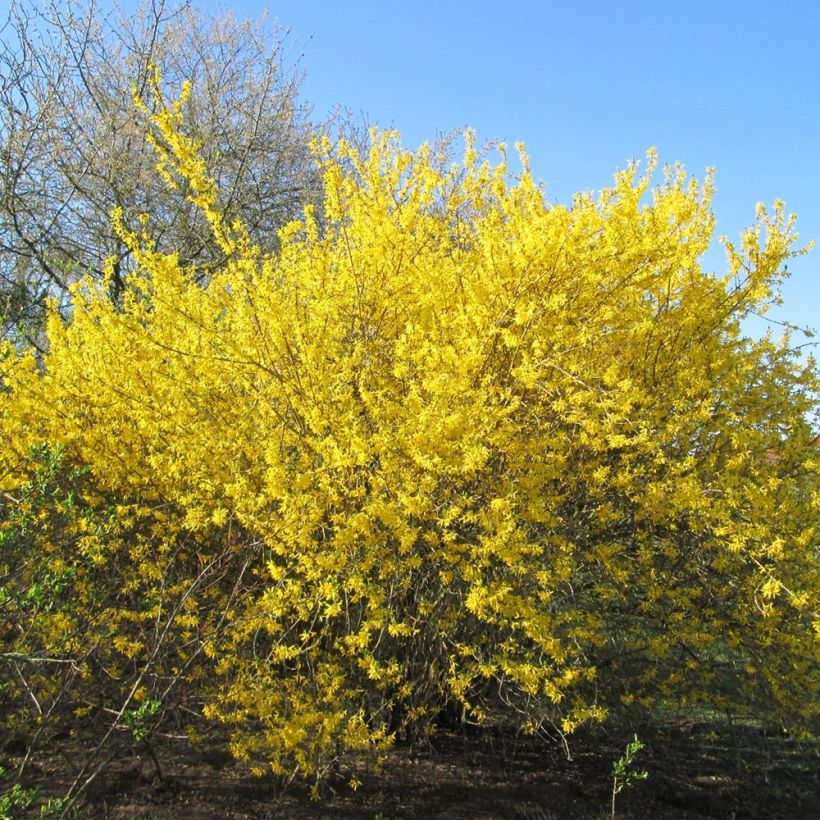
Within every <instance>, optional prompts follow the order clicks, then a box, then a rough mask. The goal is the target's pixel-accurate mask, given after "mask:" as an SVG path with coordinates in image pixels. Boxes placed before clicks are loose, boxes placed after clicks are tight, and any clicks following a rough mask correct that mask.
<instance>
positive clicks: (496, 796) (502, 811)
mask: <svg viewBox="0 0 820 820" xmlns="http://www.w3.org/2000/svg"><path fill="white" fill-rule="evenodd" d="M635 731H637V733H638V735H639V737H640V738H641V740H643V741H644V742H645V744H646V748H645V749H644V750H642V751H641V752H640V753H639V756H638V759H637V764H636V768H639V769H645V770H646V771H647V772H648V777H647V778H646V780H643V781H640V782H637V783H636V784H634V785H633V786H631V787H630V788H628V789H625V790H624V791H623V792H621V793H620V794H619V795H618V797H617V815H618V817H620V818H704V817H714V818H726V820H729V818H734V820H741V818H744V820H745V819H746V818H751V819H756V818H759V820H774V819H775V818H784V820H785V819H786V818H788V820H801V818H806V820H808V819H809V818H811V820H817V818H820V742H818V741H817V740H812V741H808V740H798V739H795V738H791V737H788V736H786V735H783V734H775V735H772V734H770V733H766V732H764V731H763V730H761V729H759V728H755V727H750V726H746V727H737V726H735V727H731V726H728V725H726V724H708V723H704V724H692V723H684V724H680V723H676V724H669V725H665V726H655V727H643V729H641V728H637V729H636V727H631V728H630V729H629V730H628V731H626V730H624V731H620V730H615V729H612V728H609V729H606V730H604V729H600V728H599V729H596V730H594V731H592V730H587V731H584V732H581V733H578V734H576V735H574V736H573V737H572V738H571V739H570V745H569V751H570V754H571V759H567V757H566V754H565V751H564V749H563V747H562V746H561V745H560V744H557V743H553V744H549V743H547V742H546V741H544V740H541V739H538V738H529V737H523V736H519V735H517V734H516V733H515V732H514V731H511V730H503V729H499V728H495V729H488V730H475V729H473V730H465V731H458V732H452V731H448V732H441V733H439V734H437V735H436V736H435V737H434V738H433V739H432V742H431V743H430V745H429V746H428V747H425V748H423V749H420V750H419V749H412V750H411V749H409V748H402V747H401V746H399V747H397V748H395V749H394V750H393V751H392V752H391V753H390V755H389V757H388V760H387V763H386V765H385V766H384V769H383V771H382V772H381V773H380V774H377V775H373V774H365V773H364V771H363V770H362V771H357V770H356V769H355V767H354V768H351V769H347V770H345V771H343V772H340V773H339V775H338V777H337V778H335V779H334V780H332V781H331V782H330V783H329V785H328V786H327V788H326V789H325V794H324V797H323V799H322V800H321V801H320V802H316V801H314V800H311V798H310V792H309V789H308V787H307V786H304V785H301V784H296V783H294V784H291V785H290V786H289V787H288V788H283V786H282V783H281V781H278V780H276V779H274V778H273V777H270V778H258V777H253V776H251V775H250V774H248V773H247V772H246V771H245V770H244V769H243V768H242V767H241V766H239V765H237V764H234V763H233V761H232V759H230V757H229V756H228V755H227V754H224V753H219V752H216V751H210V752H208V753H204V754H203V753H201V752H200V753H195V752H194V751H192V750H191V749H190V748H187V747H186V748H184V749H182V748H174V747H173V746H171V745H167V744H166V745H162V744H159V743H157V744H155V751H156V754H157V758H158V760H159V763H160V766H161V769H162V779H160V778H159V777H158V776H157V770H156V766H155V765H154V763H153V762H152V760H151V758H150V756H149V755H147V754H146V755H145V756H141V757H140V756H136V755H134V756H132V757H123V758H121V759H119V760H116V761H114V762H113V763H112V764H111V765H110V766H109V768H108V769H107V770H105V771H104V772H103V773H102V774H100V775H99V776H98V777H97V778H96V780H95V781H94V782H93V783H92V784H91V787H90V788H89V791H88V794H87V800H86V802H85V803H84V805H83V806H81V807H79V808H78V811H77V812H76V815H77V816H78V817H83V818H110V820H126V819H127V820H132V818H152V820H153V819H155V820H170V819H171V818H185V820H198V819H199V818H202V820H205V818H226V819H227V818H236V819H237V820H238V818H319V817H321V818H370V820H387V819H388V818H390V820H394V818H451V817H452V818H471V819H473V818H476V819H477V818H519V819H520V820H524V819H525V818H529V819H530V820H560V819H561V818H595V819H596V820H597V819H598V818H605V817H609V816H610V799H611V790H612V762H613V760H615V759H617V758H618V757H619V756H620V755H621V754H622V752H623V750H624V746H625V744H626V742H627V741H628V740H629V739H631V737H632V734H633V733H634V732H635ZM58 751H59V750H58V749H57V747H56V746H55V747H54V748H53V749H52V756H51V757H48V758H44V759H42V760H41V761H38V765H37V766H36V767H35V769H34V771H35V774H37V775H38V776H37V779H38V780H39V781H40V785H41V790H42V791H41V793H46V792H48V791H51V790H53V789H54V787H55V786H56V784H57V783H58V781H60V780H62V779H63V778H64V777H65V772H64V771H61V770H60V768H59V766H58V761H59V760H64V757H61V756H60V755H59V754H58ZM8 762H10V763H13V761H12V760H9V761H8ZM62 766H63V768H64V767H65V763H63V764H62ZM354 774H356V775H357V777H358V779H359V780H361V785H360V786H359V787H358V789H357V790H355V791H354V790H353V789H351V788H350V786H349V785H348V782H349V780H350V778H351V776H352V775H354ZM50 787H51V788H50Z"/></svg>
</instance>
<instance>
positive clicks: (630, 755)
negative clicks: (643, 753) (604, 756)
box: [611, 735, 649, 820]
mask: <svg viewBox="0 0 820 820" xmlns="http://www.w3.org/2000/svg"><path fill="white" fill-rule="evenodd" d="M644 746H645V744H644V743H642V742H641V741H640V740H638V736H637V735H633V737H632V740H630V741H629V742H628V743H627V744H626V749H625V750H624V753H623V754H622V755H621V756H620V757H619V758H618V759H617V760H615V761H614V762H613V763H612V807H611V808H612V820H615V798H616V796H617V795H619V794H620V793H621V792H622V791H623V790H624V789H625V788H627V787H629V786H632V785H634V784H635V783H637V782H638V781H640V780H646V778H647V777H649V772H647V771H645V770H640V771H639V770H636V769H635V768H634V766H635V758H636V757H637V756H638V752H640V750H641V749H643V748H644Z"/></svg>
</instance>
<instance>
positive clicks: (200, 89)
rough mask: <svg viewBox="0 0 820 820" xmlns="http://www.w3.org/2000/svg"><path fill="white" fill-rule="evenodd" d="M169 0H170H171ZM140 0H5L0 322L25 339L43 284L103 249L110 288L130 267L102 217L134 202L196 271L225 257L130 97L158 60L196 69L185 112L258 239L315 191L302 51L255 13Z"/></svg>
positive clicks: (173, 86)
mask: <svg viewBox="0 0 820 820" xmlns="http://www.w3.org/2000/svg"><path fill="white" fill-rule="evenodd" d="M169 2H170V0H169ZM169 2H166V0H146V1H145V2H144V3H143V5H142V6H141V7H140V8H139V10H138V11H137V12H136V13H134V14H126V13H125V12H124V11H122V10H121V9H115V10H114V11H112V12H110V13H107V14H104V13H103V12H102V11H101V10H100V8H99V7H98V6H97V5H96V3H95V0H68V2H59V0H48V2H46V3H42V2H37V0H11V5H10V11H9V15H8V18H7V20H6V21H5V24H4V26H3V30H2V33H1V34H0V166H1V167H0V321H2V327H0V332H2V333H3V335H4V336H5V337H7V338H8V337H10V336H12V335H14V334H15V333H17V334H18V338H19V334H20V333H23V334H24V335H27V337H28V340H29V341H34V340H36V336H37V332H38V329H39V327H40V324H41V320H42V315H43V309H44V303H45V300H46V299H47V298H48V297H56V298H58V299H60V300H62V301H63V302H65V300H66V293H67V287H68V285H69V284H70V283H71V282H72V281H74V280H76V279H77V277H79V276H81V275H83V274H86V273H89V274H91V275H93V276H96V277H102V275H103V271H104V267H105V263H106V260H112V262H113V275H112V278H111V296H112V298H114V299H117V298H118V297H119V295H120V294H121V292H122V288H123V284H124V281H125V279H126V277H127V275H128V271H129V270H130V269H131V259H130V254H129V250H128V248H127V247H126V245H125V244H124V243H123V242H122V240H121V239H120V238H119V237H118V236H117V235H116V233H115V232H114V230H113V229H112V226H111V211H112V209H113V208H114V207H119V208H121V209H122V212H123V215H124V221H125V224H126V226H129V227H132V228H134V227H136V225H137V218H138V216H139V214H141V213H147V214H149V216H150V221H149V231H150V232H151V233H152V238H153V239H154V240H155V241H156V243H157V246H158V247H159V248H160V249H162V250H169V251H171V250H173V251H174V252H176V253H179V255H180V257H181V259H182V261H183V262H185V263H191V264H194V263H195V264H196V265H197V267H198V269H199V270H204V271H207V270H209V269H213V268H214V267H217V266H219V265H220V264H222V263H223V262H224V259H223V258H222V255H221V251H220V249H219V247H218V246H217V244H216V243H215V242H214V241H213V240H212V237H211V235H210V232H209V230H208V226H207V225H206V224H205V222H204V220H203V219H202V217H201V215H200V214H199V213H198V212H197V210H196V208H195V207H194V206H193V205H192V204H191V203H190V202H189V201H188V200H187V198H186V192H185V191H184V190H169V188H168V186H167V185H166V184H165V182H164V181H163V180H162V178H161V177H160V175H159V174H158V172H157V170H156V157H155V156H154V154H153V152H152V150H151V148H150V146H148V145H147V144H146V141H145V134H146V131H147V128H148V124H147V117H146V116H145V115H144V114H142V113H140V112H139V111H138V110H137V108H136V107H135V105H134V104H133V92H134V89H136V90H137V92H138V93H140V94H141V95H142V94H145V93H146V92H147V90H148V82H149V78H150V77H151V76H152V72H153V67H154V66H157V67H158V68H159V70H160V72H161V75H162V78H163V83H164V85H165V86H166V87H167V89H168V94H169V96H171V97H175V96H176V95H177V94H178V92H179V89H180V87H181V85H182V83H183V82H184V81H186V80H188V81H190V82H191V83H192V91H191V95H190V97H189V99H188V102H187V105H186V123H187V127H188V128H190V129H191V133H192V134H193V136H195V137H196V138H197V139H198V140H199V141H200V142H201V145H202V153H203V156H204V158H205V160H206V163H207V166H208V169H209V172H210V173H211V174H212V175H213V176H214V177H215V178H216V179H217V181H218V183H219V190H220V191H221V196H222V202H221V206H222V207H223V208H224V210H225V211H226V212H227V213H228V214H229V215H232V216H233V215H240V214H241V216H242V219H243V221H244V222H245V224H246V226H247V227H248V228H249V230H250V233H251V235H252V237H253V238H254V240H255V241H257V242H258V243H259V244H260V245H261V246H262V247H263V248H266V249H271V248H275V245H276V236H277V230H278V229H279V228H280V227H281V226H282V224H284V223H285V222H286V221H288V220H289V219H291V218H293V217H294V216H296V215H297V214H298V213H299V211H300V210H301V208H302V207H303V205H304V204H305V202H306V201H311V200H313V199H315V198H316V197H317V196H318V190H319V187H318V181H317V175H316V173H315V171H314V169H313V164H312V162H311V160H310V151H309V148H308V142H309V136H310V132H311V125H310V122H309V112H308V110H307V109H306V108H305V106H304V105H303V104H302V103H300V101H299V79H300V77H299V73H298V60H296V61H291V62H290V63H289V62H288V61H286V59H285V49H286V46H287V45H288V42H287V37H286V32H283V31H282V30H280V29H277V28H274V27H271V26H269V25H267V24H266V22H265V20H264V19H262V20H258V21H238V20H235V19H234V18H233V17H232V16H231V15H230V14H228V15H225V16H222V17H219V18H209V17H207V16H205V15H203V14H202V13H201V12H198V11H197V10H196V9H195V8H193V7H192V6H191V5H190V4H189V3H188V2H183V3H182V4H178V5H173V6H171V5H170V4H169Z"/></svg>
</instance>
